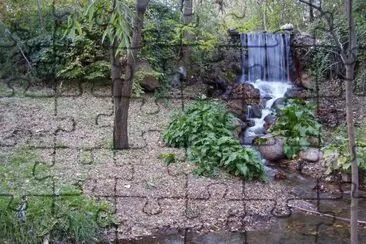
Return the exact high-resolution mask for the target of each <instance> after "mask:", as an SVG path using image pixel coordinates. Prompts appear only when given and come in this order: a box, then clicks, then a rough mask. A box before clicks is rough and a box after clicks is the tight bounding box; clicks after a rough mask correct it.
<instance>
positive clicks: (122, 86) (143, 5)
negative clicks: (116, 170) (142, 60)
mask: <svg viewBox="0 0 366 244" xmlns="http://www.w3.org/2000/svg"><path fill="white" fill-rule="evenodd" d="M149 2H150V0H136V15H135V17H134V20H133V34H132V41H131V47H130V49H129V50H128V53H127V62H126V67H125V78H124V79H122V78H121V76H122V64H121V61H120V56H119V55H115V48H113V49H112V50H113V51H112V58H111V62H112V80H113V97H114V112H115V118H114V131H113V142H114V147H115V148H116V149H125V148H128V146H129V145H128V109H129V106H130V97H131V92H132V84H133V75H134V70H135V57H136V53H137V50H138V49H139V48H140V47H141V32H142V27H143V21H144V15H145V12H146V9H147V5H148V4H149Z"/></svg>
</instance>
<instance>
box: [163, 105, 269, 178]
mask: <svg viewBox="0 0 366 244" xmlns="http://www.w3.org/2000/svg"><path fill="white" fill-rule="evenodd" d="M234 119H235V117H234V116H233V115H232V114H230V113H229V112H228V111H227V109H226V108H225V107H224V105H223V104H220V103H219V102H208V101H197V102H195V103H193V104H191V105H190V106H188V107H187V108H186V110H185V111H183V112H180V113H177V114H176V115H175V116H174V117H173V120H172V121H171V123H170V124H169V127H168V129H167V130H166V131H165V133H164V136H163V138H164V141H165V142H167V143H168V144H169V145H170V146H173V147H188V148H189V159H190V160H191V161H192V162H194V163H197V165H198V168H197V169H196V170H195V171H194V173H196V174H199V175H206V176H209V175H215V174H217V170H218V168H223V169H225V170H226V171H227V172H229V173H232V174H235V175H239V176H242V177H243V178H244V179H247V180H251V179H261V180H264V179H265V173H264V166H263V164H262V161H261V160H260V156H259V154H258V153H257V152H256V151H254V150H253V149H251V148H245V147H242V145H240V142H239V140H238V139H236V138H234V136H233V134H232V129H233V128H234V126H233V121H234Z"/></svg>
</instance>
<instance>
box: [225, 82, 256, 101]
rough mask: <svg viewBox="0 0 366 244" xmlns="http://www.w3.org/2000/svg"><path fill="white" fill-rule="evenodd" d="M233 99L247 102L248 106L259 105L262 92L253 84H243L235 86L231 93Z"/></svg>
mask: <svg viewBox="0 0 366 244" xmlns="http://www.w3.org/2000/svg"><path fill="white" fill-rule="evenodd" d="M230 97H231V99H240V100H245V101H246V102H247V104H251V103H252V102H253V103H258V102H259V99H260V92H259V90H258V89H256V88H255V87H254V86H253V85H252V84H249V83H242V84H234V85H233V90H232V91H231V96H230Z"/></svg>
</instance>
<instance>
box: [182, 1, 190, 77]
mask: <svg viewBox="0 0 366 244" xmlns="http://www.w3.org/2000/svg"><path fill="white" fill-rule="evenodd" d="M182 4H183V5H182V11H183V24H184V25H189V24H191V23H192V19H193V4H192V0H182ZM183 35H184V40H185V42H186V43H184V45H183V48H182V56H183V57H182V58H183V64H184V67H185V69H186V71H187V74H188V77H190V75H189V74H190V71H191V69H190V63H191V47H190V46H189V42H190V40H191V39H192V37H191V35H190V33H189V32H188V31H185V32H184V33H183Z"/></svg>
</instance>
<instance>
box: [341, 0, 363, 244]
mask: <svg viewBox="0 0 366 244" xmlns="http://www.w3.org/2000/svg"><path fill="white" fill-rule="evenodd" d="M344 3H345V13H346V17H347V20H348V28H349V30H348V34H349V36H348V48H347V51H346V53H343V58H342V59H343V62H344V65H345V68H346V112H347V132H348V150H349V153H350V157H351V161H352V166H351V167H352V186H351V191H352V194H351V243H352V244H357V243H358V225H357V221H358V187H359V186H358V185H359V177H358V163H357V155H356V139H355V128H354V123H353V109H352V108H353V106H352V101H353V78H354V68H355V62H356V57H357V55H356V46H357V43H356V34H355V31H354V22H353V18H352V0H345V1H344Z"/></svg>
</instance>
